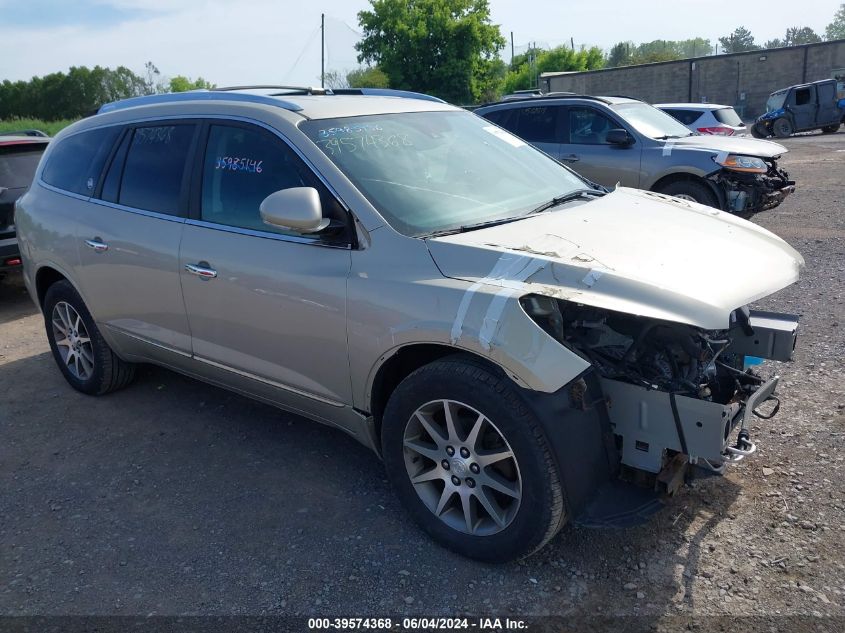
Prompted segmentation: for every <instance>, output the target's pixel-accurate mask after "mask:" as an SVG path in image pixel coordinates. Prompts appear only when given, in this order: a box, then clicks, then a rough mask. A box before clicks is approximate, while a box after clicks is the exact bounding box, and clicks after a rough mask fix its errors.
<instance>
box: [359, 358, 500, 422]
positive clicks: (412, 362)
mask: <svg viewBox="0 0 845 633" xmlns="http://www.w3.org/2000/svg"><path fill="white" fill-rule="evenodd" d="M457 355H460V356H462V357H463V358H465V359H467V360H469V361H471V362H474V363H477V364H479V365H481V366H483V367H485V368H486V369H489V370H490V371H493V372H495V373H497V374H500V375H503V376H510V375H511V374H510V373H509V372H508V371H507V370H505V368H503V367H502V366H501V365H498V364H496V363H494V362H493V361H491V360H490V359H489V358H485V357H484V356H481V355H479V354H476V353H474V352H472V351H469V350H466V349H461V348H458V347H454V346H452V345H446V344H443V343H409V344H407V345H403V346H401V347H398V348H396V349H393V350H391V351H390V352H389V353H388V354H385V355H384V356H382V358H381V359H380V364H379V365H378V366H377V367H376V368H375V369H374V372H373V375H372V379H371V381H370V384H369V386H368V389H367V395H368V398H367V402H368V405H369V406H368V410H369V413H370V415H372V416H373V422H374V425H375V429H374V430H375V435H376V437H380V436H381V423H382V417H383V415H384V410H385V408H386V407H387V401H388V400H389V399H390V395H391V394H392V393H393V391H394V390H395V389H396V387H398V386H399V383H401V382H402V381H403V380H404V379H405V378H407V377H408V376H410V375H411V374H412V373H413V372H414V371H416V370H417V369H419V368H420V367H423V366H425V365H428V364H429V363H432V362H434V361H437V360H440V359H442V358H446V357H447V356H457Z"/></svg>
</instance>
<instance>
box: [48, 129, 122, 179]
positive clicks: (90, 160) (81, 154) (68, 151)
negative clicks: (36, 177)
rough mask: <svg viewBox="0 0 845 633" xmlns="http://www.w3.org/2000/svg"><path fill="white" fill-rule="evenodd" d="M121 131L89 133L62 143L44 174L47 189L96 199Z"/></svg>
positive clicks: (64, 139)
mask: <svg viewBox="0 0 845 633" xmlns="http://www.w3.org/2000/svg"><path fill="white" fill-rule="evenodd" d="M119 133H120V127H119V126H117V127H104V128H98V129H96V130H87V131H85V132H80V133H78V134H74V135H73V136H68V137H66V138H63V139H61V140H59V141H58V142H56V141H54V143H57V144H56V146H55V147H54V148H53V149H52V150H51V152H50V156H49V157H48V159H47V164H46V165H45V166H44V171H43V172H42V173H41V179H42V180H43V181H44V182H46V183H47V184H48V185H52V186H53V187H57V188H59V189H64V190H65V191H71V192H73V193H78V194H80V195H83V196H90V195H93V193H94V189H95V187H96V186H97V181H98V180H99V177H100V172H101V171H102V169H103V165H104V164H105V162H106V159H107V158H108V156H109V153H110V152H111V147H112V144H113V143H114V141H115V139H116V138H117V135H118V134H119Z"/></svg>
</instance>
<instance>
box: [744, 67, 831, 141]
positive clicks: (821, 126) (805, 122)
mask: <svg viewBox="0 0 845 633" xmlns="http://www.w3.org/2000/svg"><path fill="white" fill-rule="evenodd" d="M843 123H845V99H843V98H842V97H840V96H838V95H837V92H836V80H835V79H824V80H822V81H814V82H812V83H809V84H799V85H796V86H790V87H789V88H783V89H782V90H778V91H776V92H773V93H772V94H771V95H769V99H768V100H767V101H766V113H765V114H762V115H760V116H759V117H757V120H756V121H754V125H752V126H751V134H752V135H754V136H755V137H757V138H766V137H767V136H776V137H778V138H787V137H789V136H792V134H794V133H795V132H808V131H812V130H821V131H822V132H824V133H825V134H833V133H834V132H836V131H837V130H838V129H839V126H840V125H842V124H843Z"/></svg>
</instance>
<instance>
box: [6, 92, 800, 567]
mask: <svg viewBox="0 0 845 633" xmlns="http://www.w3.org/2000/svg"><path fill="white" fill-rule="evenodd" d="M17 228H18V235H19V239H20V244H21V251H22V255H23V259H24V277H25V281H26V284H27V287H28V288H29V291H30V293H31V295H32V297H33V299H34V300H35V301H36V303H37V304H38V306H39V307H40V309H41V310H42V311H43V313H44V320H45V326H46V332H47V336H48V338H49V342H50V346H51V348H52V351H53V355H54V357H55V360H56V362H57V363H58V366H59V368H60V370H61V372H62V373H63V374H64V376H65V378H66V379H67V381H68V382H69V383H70V384H71V386H73V387H74V388H76V389H78V390H80V391H82V392H85V393H88V394H94V395H100V394H105V393H108V392H110V391H113V390H115V389H118V388H120V387H123V386H125V385H127V384H128V383H129V382H130V380H131V379H132V376H133V369H134V366H135V364H136V363H155V364H158V365H162V366H165V367H169V368H171V369H174V370H176V371H179V372H182V373H184V374H187V375H189V376H193V377H196V378H198V379H200V380H205V381H207V382H209V383H212V384H215V385H219V386H222V387H225V388H228V389H231V390H233V391H237V392H239V393H242V394H245V395H248V396H251V397H253V398H257V399H260V400H262V401H264V402H268V403H272V404H274V405H277V406H279V407H282V408H284V409H287V410H289V411H292V412H294V413H297V414H301V415H304V416H307V417H309V418H312V419H314V420H316V421H318V422H322V423H325V424H329V425H332V426H335V427H338V428H340V429H342V430H344V431H346V432H347V433H349V434H351V435H352V436H353V437H355V438H356V439H358V440H359V441H360V442H362V443H364V444H365V445H367V446H369V447H370V448H372V449H373V450H374V451H375V452H376V453H377V454H379V455H380V456H381V457H382V458H383V460H384V463H385V466H386V468H387V472H388V475H389V477H390V479H391V481H392V483H393V485H394V486H395V488H396V491H397V494H398V495H399V497H400V498H401V500H402V502H403V503H404V505H405V506H406V507H407V509H408V511H409V512H410V514H411V515H412V516H413V517H414V519H415V520H416V521H417V522H418V523H419V524H420V525H421V526H422V527H423V528H424V529H425V530H426V531H427V532H428V533H429V534H431V535H432V536H433V537H434V538H435V539H436V540H437V541H438V542H440V543H442V544H444V545H445V546H447V547H450V548H452V549H454V550H456V551H458V552H461V553H463V554H465V555H467V556H471V557H474V558H479V559H483V560H488V561H505V560H511V559H514V558H517V557H520V556H525V555H527V554H530V553H531V552H534V551H536V550H537V549H539V548H540V547H542V546H543V545H544V544H545V543H546V542H547V541H548V540H549V539H551V538H552V536H554V534H555V533H556V532H557V531H558V530H559V529H560V528H561V527H562V526H563V525H564V524H565V523H567V521H571V522H577V523H580V524H582V525H630V524H634V523H637V522H639V521H643V520H646V519H647V517H648V516H649V515H650V514H651V513H653V512H654V511H655V510H656V509H657V508H659V507H660V501H659V500H660V498H661V495H663V494H666V493H667V492H668V493H672V492H674V491H675V490H676V489H677V488H678V487H679V485H680V484H681V483H682V481H683V473H684V470H685V469H686V468H687V467H688V466H689V464H698V465H700V466H705V467H707V468H710V469H713V470H715V471H718V472H721V471H723V470H724V469H725V467H726V466H727V465H729V464H730V463H731V462H734V461H737V460H741V459H743V458H746V457H747V456H749V455H750V454H752V453H753V452H754V450H755V445H754V443H753V441H752V439H753V438H752V437H751V434H750V425H749V423H750V422H751V420H752V417H753V416H754V415H755V414H757V415H760V416H769V415H771V414H773V413H774V409H775V408H776V397H775V395H774V390H775V387H776V385H777V383H778V379H777V378H776V377H774V378H770V379H764V378H762V377H760V376H758V375H757V374H756V373H754V372H753V371H751V370H748V369H746V364H748V357H758V358H766V359H773V360H778V361H786V360H789V359H790V358H791V356H792V351H793V347H794V344H795V338H796V329H797V318H796V317H793V316H789V315H782V314H774V313H761V312H755V311H753V310H749V309H748V308H747V307H746V306H747V304H749V303H750V302H753V301H756V300H758V299H760V298H761V297H765V296H766V295H769V294H771V293H773V292H775V291H777V290H779V289H780V288H783V287H784V286H787V285H788V284H791V283H793V282H794V281H795V280H796V279H797V278H798V274H799V271H800V269H801V267H802V265H803V260H802V258H801V256H800V255H799V254H798V253H797V252H796V251H794V250H793V249H792V248H790V246H789V245H787V244H786V243H785V242H783V241H782V240H781V239H779V238H778V237H776V236H774V235H773V234H771V233H769V232H768V231H766V230H765V229H763V228H761V227H759V226H755V225H754V224H751V223H749V222H746V221H743V220H741V219H738V218H736V217H732V216H731V215H729V214H727V213H724V212H721V211H718V210H715V209H712V208H708V207H704V206H701V205H698V204H696V203H692V202H689V201H684V200H678V199H674V198H670V197H667V196H663V195H660V194H654V193H648V192H643V191H636V190H632V189H625V188H618V189H616V190H615V191H612V192H606V191H605V190H598V189H595V188H593V187H591V186H590V185H589V184H588V183H587V182H585V181H584V180H583V179H581V178H580V177H579V176H577V175H575V174H574V173H573V172H572V171H570V170H569V169H568V168H566V167H563V166H561V165H559V164H558V163H556V162H555V161H553V160H552V159H550V158H548V157H547V156H546V155H545V154H543V153H541V152H539V151H537V150H536V149H534V148H532V147H531V146H529V145H526V144H525V143H524V142H523V141H521V140H520V139H518V138H516V137H514V136H512V135H511V134H509V133H508V132H506V131H504V130H502V129H501V128H499V127H496V126H495V125H493V124H491V123H490V122H488V121H485V120H483V119H481V118H479V117H477V116H475V115H473V114H471V113H468V112H464V111H462V110H460V109H458V108H454V107H452V106H449V105H447V104H444V103H442V102H439V101H438V100H435V99H431V98H425V97H423V96H422V95H413V94H409V93H397V92H391V91H370V90H359V91H336V92H334V93H332V92H331V91H318V90H308V89H291V88H283V87H253V88H246V89H245V88H238V89H228V90H226V89H220V90H213V91H197V92H190V93H182V94H174V95H160V96H152V97H141V98H137V99H131V100H128V101H123V102H118V103H114V104H108V105H106V106H104V107H103V108H102V109H101V110H100V113H99V114H97V115H96V116H93V117H90V118H87V119H85V120H83V121H80V122H78V123H76V124H74V125H72V126H71V127H69V128H67V129H66V130H64V131H63V132H62V133H61V134H59V135H58V136H57V137H56V139H55V140H54V141H53V142H52V143H51V144H50V147H49V148H48V150H47V152H46V154H45V155H44V157H43V159H42V161H41V164H40V165H39V168H38V171H37V173H36V176H35V182H34V183H33V186H32V187H31V188H30V190H29V191H28V193H27V194H26V195H25V196H23V198H21V200H20V201H19V203H18V207H17ZM767 402H768V403H769V404H766V403H767ZM279 467H280V468H284V464H280V465H279Z"/></svg>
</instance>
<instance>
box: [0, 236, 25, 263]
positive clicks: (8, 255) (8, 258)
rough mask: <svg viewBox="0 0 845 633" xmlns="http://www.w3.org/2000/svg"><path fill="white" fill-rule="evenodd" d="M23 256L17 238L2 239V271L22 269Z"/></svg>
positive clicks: (0, 248) (0, 251) (0, 243)
mask: <svg viewBox="0 0 845 633" xmlns="http://www.w3.org/2000/svg"><path fill="white" fill-rule="evenodd" d="M20 259H21V254H20V249H19V248H18V240H17V238H16V237H5V238H2V239H0V270H10V269H18V268H20V267H21V262H20Z"/></svg>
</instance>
